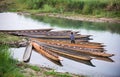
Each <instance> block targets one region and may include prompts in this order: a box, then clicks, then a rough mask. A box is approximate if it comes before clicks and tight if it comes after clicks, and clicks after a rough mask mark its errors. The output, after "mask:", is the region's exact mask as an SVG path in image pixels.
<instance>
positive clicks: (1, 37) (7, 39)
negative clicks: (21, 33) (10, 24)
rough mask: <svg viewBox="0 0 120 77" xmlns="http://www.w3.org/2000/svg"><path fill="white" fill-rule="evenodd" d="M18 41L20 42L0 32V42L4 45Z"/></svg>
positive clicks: (14, 37) (17, 38)
mask: <svg viewBox="0 0 120 77" xmlns="http://www.w3.org/2000/svg"><path fill="white" fill-rule="evenodd" d="M19 40H21V38H20V37H17V36H13V35H9V34H6V33H2V32H0V42H4V43H6V42H17V41H19Z"/></svg>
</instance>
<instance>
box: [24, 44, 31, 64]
mask: <svg viewBox="0 0 120 77" xmlns="http://www.w3.org/2000/svg"><path fill="white" fill-rule="evenodd" d="M31 54H32V43H29V44H28V45H27V47H26V49H25V52H24V55H23V61H24V62H29V60H30V57H31Z"/></svg>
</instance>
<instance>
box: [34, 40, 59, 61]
mask: <svg viewBox="0 0 120 77" xmlns="http://www.w3.org/2000/svg"><path fill="white" fill-rule="evenodd" d="M32 45H33V47H34V49H35V50H36V51H37V52H39V53H40V54H42V55H43V56H45V57H47V58H49V59H52V60H54V61H60V58H59V56H57V55H56V54H54V53H52V52H50V51H49V50H46V49H45V48H44V47H42V46H40V45H39V44H37V43H35V42H32Z"/></svg>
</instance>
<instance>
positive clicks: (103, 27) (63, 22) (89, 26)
mask: <svg viewBox="0 0 120 77" xmlns="http://www.w3.org/2000/svg"><path fill="white" fill-rule="evenodd" d="M31 18H33V19H34V20H38V21H42V22H44V23H48V24H50V25H51V26H52V27H56V26H57V27H62V28H66V29H86V30H94V31H109V32H111V33H119V34H120V24H115V23H98V22H96V23H93V22H83V21H76V20H67V19H61V18H52V17H45V16H44V17H43V16H41V17H40V16H31Z"/></svg>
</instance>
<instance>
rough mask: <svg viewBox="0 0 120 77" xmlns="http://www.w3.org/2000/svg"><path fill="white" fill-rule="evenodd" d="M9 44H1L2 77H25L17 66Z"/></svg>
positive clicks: (0, 69) (0, 68)
mask: <svg viewBox="0 0 120 77" xmlns="http://www.w3.org/2000/svg"><path fill="white" fill-rule="evenodd" d="M16 63H17V61H16V60H14V59H13V57H12V55H11V53H10V52H9V47H8V46H7V45H0V77H24V76H23V75H22V74H21V73H20V72H19V71H20V69H19V68H17V66H16Z"/></svg>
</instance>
